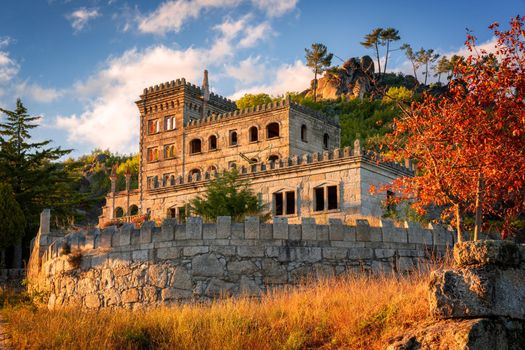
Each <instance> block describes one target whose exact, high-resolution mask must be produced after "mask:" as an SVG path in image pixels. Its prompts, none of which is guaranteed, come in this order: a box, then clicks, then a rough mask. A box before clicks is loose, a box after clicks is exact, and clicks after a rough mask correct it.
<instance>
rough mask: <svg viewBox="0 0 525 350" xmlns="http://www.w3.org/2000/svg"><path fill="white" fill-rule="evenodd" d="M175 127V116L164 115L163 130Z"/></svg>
mask: <svg viewBox="0 0 525 350" xmlns="http://www.w3.org/2000/svg"><path fill="white" fill-rule="evenodd" d="M173 129H175V117H173V116H168V117H164V130H166V131H169V130H173Z"/></svg>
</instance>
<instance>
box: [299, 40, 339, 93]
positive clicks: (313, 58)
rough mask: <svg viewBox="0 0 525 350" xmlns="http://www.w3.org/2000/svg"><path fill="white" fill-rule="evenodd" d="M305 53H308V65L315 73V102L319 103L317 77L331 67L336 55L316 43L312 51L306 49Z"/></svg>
mask: <svg viewBox="0 0 525 350" xmlns="http://www.w3.org/2000/svg"><path fill="white" fill-rule="evenodd" d="M304 51H305V52H306V65H307V66H308V67H310V68H311V69H312V71H313V72H314V86H313V88H314V101H317V75H318V74H322V73H323V72H324V71H325V70H326V69H327V68H328V67H330V64H332V57H333V56H334V55H333V54H332V53H328V49H327V48H326V46H325V45H323V44H320V43H314V44H312V48H311V49H304Z"/></svg>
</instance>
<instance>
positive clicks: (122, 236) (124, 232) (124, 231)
mask: <svg viewBox="0 0 525 350" xmlns="http://www.w3.org/2000/svg"><path fill="white" fill-rule="evenodd" d="M133 228H134V226H133V224H124V225H123V226H122V227H121V228H120V230H119V234H118V236H119V246H120V247H122V246H129V245H131V233H132V232H133Z"/></svg>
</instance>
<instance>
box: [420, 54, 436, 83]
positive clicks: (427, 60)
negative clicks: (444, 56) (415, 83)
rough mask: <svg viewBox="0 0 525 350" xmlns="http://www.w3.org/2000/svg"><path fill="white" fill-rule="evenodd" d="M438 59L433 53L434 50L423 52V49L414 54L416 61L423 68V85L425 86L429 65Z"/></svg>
mask: <svg viewBox="0 0 525 350" xmlns="http://www.w3.org/2000/svg"><path fill="white" fill-rule="evenodd" d="M438 58H439V54H437V53H434V49H428V50H425V49H424V48H421V49H419V51H418V52H417V53H416V59H417V60H418V62H419V63H420V64H421V65H422V66H424V67H425V83H424V84H425V85H427V78H428V71H429V65H430V64H432V63H434V62H436V60H437V59H438Z"/></svg>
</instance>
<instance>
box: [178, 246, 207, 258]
mask: <svg viewBox="0 0 525 350" xmlns="http://www.w3.org/2000/svg"><path fill="white" fill-rule="evenodd" d="M208 250H209V248H208V247H206V246H195V247H184V248H182V254H183V255H184V256H194V255H197V254H204V253H207V252H208Z"/></svg>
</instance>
